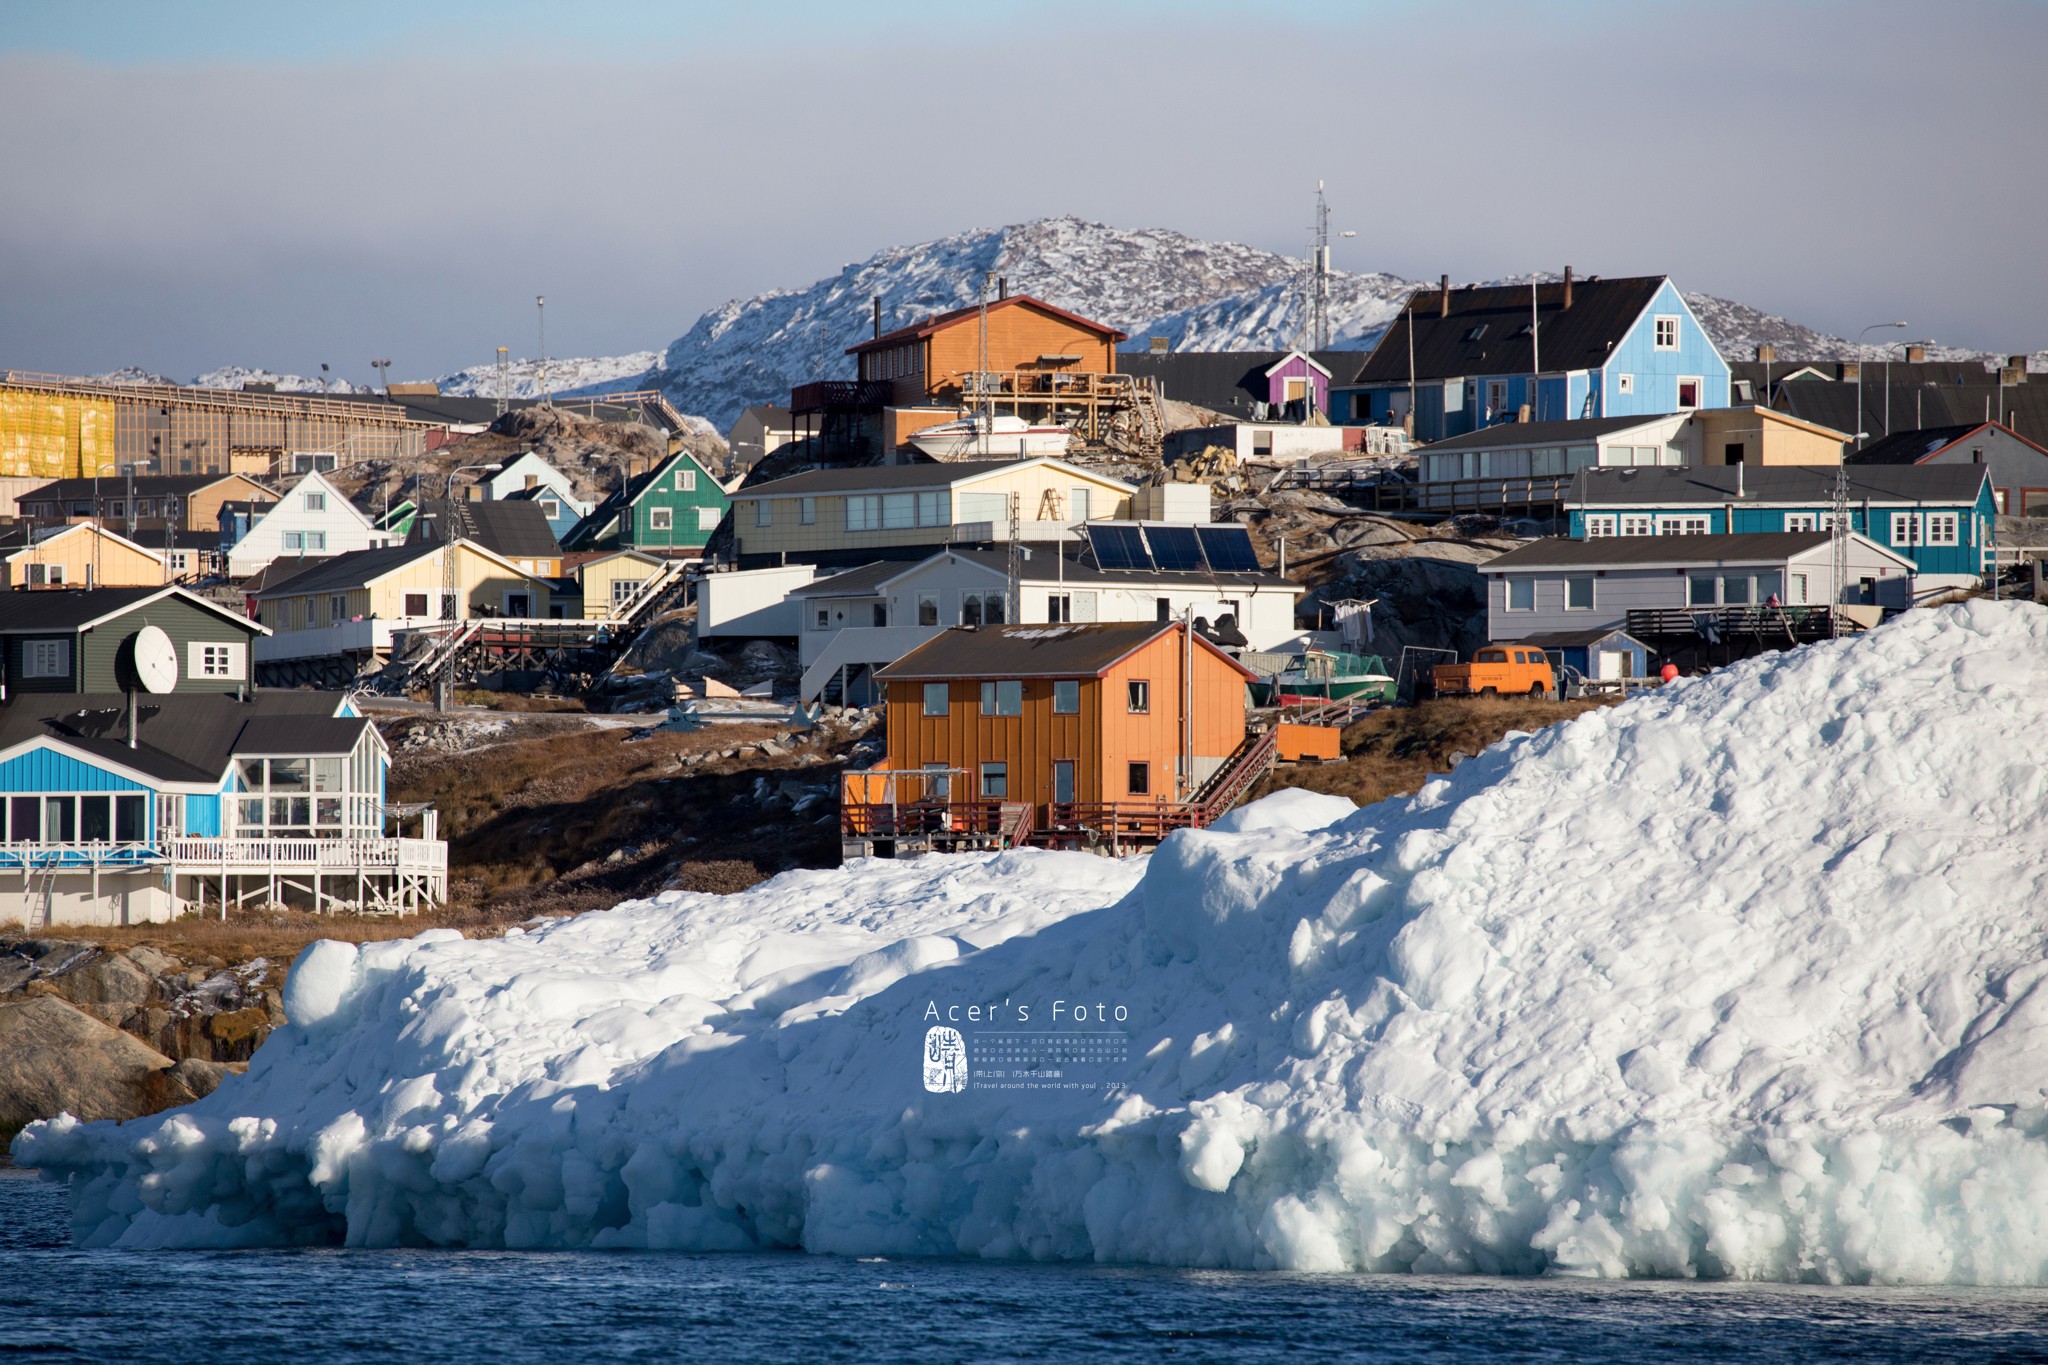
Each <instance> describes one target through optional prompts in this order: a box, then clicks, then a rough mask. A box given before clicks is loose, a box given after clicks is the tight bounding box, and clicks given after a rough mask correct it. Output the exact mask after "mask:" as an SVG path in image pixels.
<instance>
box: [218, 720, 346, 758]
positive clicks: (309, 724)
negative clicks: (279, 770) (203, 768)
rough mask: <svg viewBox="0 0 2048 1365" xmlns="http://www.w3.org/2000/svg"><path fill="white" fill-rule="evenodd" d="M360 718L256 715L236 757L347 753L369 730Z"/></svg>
mask: <svg viewBox="0 0 2048 1365" xmlns="http://www.w3.org/2000/svg"><path fill="white" fill-rule="evenodd" d="M369 725H370V722H369V720H368V719H367V718H366V717H363V716H289V715H270V716H264V715H259V716H255V717H252V718H251V719H250V721H249V723H248V724H246V725H244V726H243V727H242V733H241V734H240V735H239V736H238V737H237V738H236V740H235V743H234V749H235V752H236V753H237V754H254V755H257V756H259V757H260V756H262V755H265V754H282V755H285V756H291V755H296V754H348V753H353V752H355V747H356V741H357V740H359V739H361V738H362V737H363V731H364V730H366V729H368V728H369Z"/></svg>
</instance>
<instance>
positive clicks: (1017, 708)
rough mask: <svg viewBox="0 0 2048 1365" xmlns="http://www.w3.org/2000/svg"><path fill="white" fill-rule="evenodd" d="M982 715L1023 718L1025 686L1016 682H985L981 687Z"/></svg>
mask: <svg viewBox="0 0 2048 1365" xmlns="http://www.w3.org/2000/svg"><path fill="white" fill-rule="evenodd" d="M981 714H983V715H984V716H1021V715H1023V714H1024V684H1023V683H1021V682H1016V681H1008V682H985V683H983V684H982V685H981Z"/></svg>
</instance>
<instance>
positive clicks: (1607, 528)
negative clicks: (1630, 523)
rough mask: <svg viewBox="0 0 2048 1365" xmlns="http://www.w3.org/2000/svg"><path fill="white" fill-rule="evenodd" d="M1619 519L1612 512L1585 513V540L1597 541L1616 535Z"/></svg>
mask: <svg viewBox="0 0 2048 1365" xmlns="http://www.w3.org/2000/svg"><path fill="white" fill-rule="evenodd" d="M1619 520H1620V518H1619V517H1618V516H1617V515H1616V514H1615V513H1613V512H1588V513H1586V539H1587V540H1597V539H1599V538H1601V537H1603V536H1611V535H1614V534H1616V530H1617V526H1618V523H1619Z"/></svg>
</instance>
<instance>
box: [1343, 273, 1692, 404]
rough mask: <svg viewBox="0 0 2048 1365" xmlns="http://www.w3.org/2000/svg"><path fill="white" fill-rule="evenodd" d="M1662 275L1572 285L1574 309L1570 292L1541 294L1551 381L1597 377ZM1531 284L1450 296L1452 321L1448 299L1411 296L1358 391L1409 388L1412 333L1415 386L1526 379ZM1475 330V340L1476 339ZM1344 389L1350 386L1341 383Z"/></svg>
mask: <svg viewBox="0 0 2048 1365" xmlns="http://www.w3.org/2000/svg"><path fill="white" fill-rule="evenodd" d="M1664 282H1665V277H1664V276H1662V275H1641V276H1635V277H1631V278H1627V279H1613V280H1603V279H1597V278H1596V279H1586V280H1574V281H1573V282H1572V306H1571V307H1569V308H1566V307H1565V306H1564V284H1563V282H1562V281H1558V282H1556V283H1553V284H1541V285H1538V286H1537V287H1536V300H1537V303H1536V313H1537V323H1538V326H1537V335H1536V343H1537V348H1538V349H1540V351H1541V353H1542V360H1543V370H1544V372H1545V373H1546V374H1551V373H1555V372H1557V371H1559V370H1586V369H1595V368H1597V367H1599V366H1601V365H1604V364H1606V363H1607V358H1608V356H1609V355H1610V354H1611V353H1612V352H1613V350H1614V348H1615V347H1616V346H1618V345H1620V344H1621V340H1622V338H1623V337H1625V336H1627V335H1628V331H1629V328H1631V327H1633V326H1634V325H1635V321H1636V319H1637V318H1639V317H1641V316H1642V314H1643V310H1644V309H1645V308H1647V307H1649V306H1650V300H1651V299H1653V298H1655V297H1656V296H1657V291H1658V290H1659V289H1661V288H1662V287H1663V286H1664ZM1529 292H1530V291H1529V286H1528V285H1526V284H1504V285H1487V286H1479V285H1471V286H1467V287H1466V288H1463V289H1453V290H1451V301H1450V303H1451V306H1450V313H1449V315H1448V316H1441V315H1440V314H1441V312H1442V307H1441V305H1442V300H1443V294H1442V292H1441V291H1439V290H1435V289H1424V290H1418V291H1416V292H1415V293H1414V294H1411V295H1410V296H1409V299H1408V307H1406V308H1404V309H1402V311H1401V313H1400V315H1399V316H1397V317H1396V318H1395V319H1394V321H1393V323H1392V325H1390V326H1389V327H1388V328H1387V330H1386V331H1385V332H1384V333H1383V334H1382V335H1381V336H1380V341H1379V345H1377V346H1375V347H1374V348H1373V351H1372V354H1371V355H1370V356H1368V357H1367V358H1366V361H1365V364H1364V366H1363V367H1362V368H1360V370H1359V371H1358V374H1357V376H1356V377H1355V378H1353V379H1351V380H1349V381H1348V382H1350V383H1353V384H1405V383H1407V382H1408V376H1409V362H1408V331H1409V328H1410V327H1411V326H1412V327H1413V328H1414V333H1415V365H1414V373H1415V378H1416V379H1417V380H1439V381H1440V380H1444V379H1461V378H1464V377H1466V376H1468V375H1502V374H1528V373H1529V372H1530V371H1531V370H1532V369H1534V368H1535V365H1534V362H1535V360H1536V356H1535V355H1534V354H1533V353H1532V351H1531V347H1530V337H1529V334H1528V332H1527V330H1526V327H1525V325H1526V324H1527V323H1528V321H1529V312H1530V308H1529ZM1475 329H1479V330H1477V333H1476V335H1475ZM1338 382H1340V383H1342V382H1346V381H1345V380H1344V377H1343V376H1342V375H1339V376H1338Z"/></svg>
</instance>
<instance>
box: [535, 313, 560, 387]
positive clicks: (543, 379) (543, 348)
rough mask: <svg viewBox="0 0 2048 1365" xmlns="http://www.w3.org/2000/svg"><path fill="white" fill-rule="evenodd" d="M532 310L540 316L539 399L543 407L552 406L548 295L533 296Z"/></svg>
mask: <svg viewBox="0 0 2048 1365" xmlns="http://www.w3.org/2000/svg"><path fill="white" fill-rule="evenodd" d="M533 307H534V311H535V312H536V313H538V314H539V316H540V401H541V406H543V407H550V408H551V407H553V406H554V405H555V396H554V395H553V394H552V393H549V392H548V296H547V295H546V294H535V295H534V296H533Z"/></svg>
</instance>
